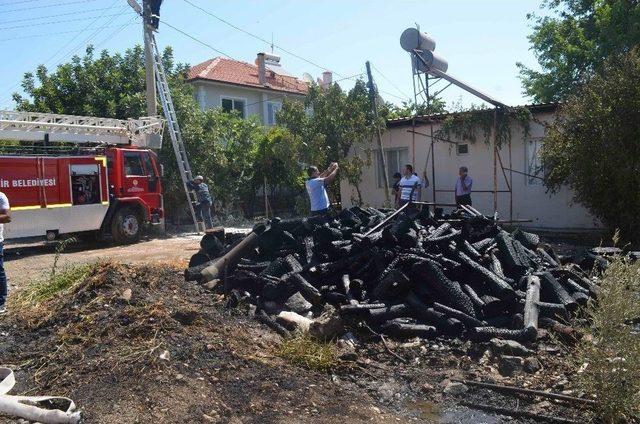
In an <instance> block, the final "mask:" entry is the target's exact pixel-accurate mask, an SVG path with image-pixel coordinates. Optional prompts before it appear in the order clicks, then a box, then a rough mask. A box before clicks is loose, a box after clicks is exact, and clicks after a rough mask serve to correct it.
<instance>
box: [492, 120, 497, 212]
mask: <svg viewBox="0 0 640 424" xmlns="http://www.w3.org/2000/svg"><path fill="white" fill-rule="evenodd" d="M497 129H498V108H495V109H494V110H493V210H494V212H495V211H497V210H498V132H497Z"/></svg>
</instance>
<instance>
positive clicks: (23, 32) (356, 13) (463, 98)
mask: <svg viewBox="0 0 640 424" xmlns="http://www.w3.org/2000/svg"><path fill="white" fill-rule="evenodd" d="M188 2H191V3H193V4H195V5H197V6H199V7H201V8H202V9H204V10H205V11H206V12H208V13H205V12H203V11H202V10H199V9H197V8H195V7H193V6H192V5H190V4H189V3H188ZM540 3H541V1H540V0H482V1H477V0H448V1H441V0H366V1H365V0H315V1H310V0H232V1H229V0H226V1H221V0H164V3H163V5H162V10H161V23H160V29H159V32H158V34H157V35H156V39H157V41H158V44H159V46H160V47H161V48H163V47H164V46H166V45H171V46H172V47H173V49H174V55H175V59H176V61H178V62H184V63H189V64H192V65H195V64H197V63H200V62H203V61H205V60H207V59H210V58H213V57H216V56H220V55H221V53H220V52H223V53H224V54H226V55H229V56H231V57H232V58H234V59H237V60H242V61H245V62H251V63H253V62H254V60H255V57H256V53H258V52H261V51H266V52H270V51H271V46H270V44H271V40H272V39H273V43H274V44H275V47H274V50H273V51H274V53H275V54H277V55H280V56H281V64H282V66H283V68H284V69H286V70H287V72H288V73H290V74H292V75H295V76H298V77H301V76H302V74H303V73H305V72H307V73H309V74H311V75H312V76H313V77H314V78H317V77H320V76H321V74H322V72H323V71H324V70H325V69H329V70H331V71H333V73H334V81H335V80H340V81H339V84H340V85H341V86H342V87H343V88H345V89H348V88H349V87H351V86H352V85H353V81H354V79H355V78H356V77H357V76H360V77H362V78H364V77H366V74H365V62H366V61H367V60H368V61H370V62H371V64H372V65H373V78H374V80H375V82H376V84H377V86H378V89H379V91H380V93H381V95H382V97H383V98H384V99H385V100H387V101H391V102H394V103H398V104H399V103H401V102H402V101H403V100H412V99H413V83H412V75H411V62H410V59H409V55H408V53H406V52H405V51H404V50H402V48H401V47H400V43H399V40H400V34H401V33H402V31H404V30H405V29H406V28H409V27H415V26H416V24H417V25H419V26H420V29H421V30H422V31H424V32H427V33H428V34H429V35H430V36H431V37H433V38H434V39H435V40H436V50H435V51H436V52H437V53H439V54H440V55H441V56H443V57H445V58H446V59H447V61H448V62H449V70H448V73H449V74H450V75H452V76H455V77H456V78H458V79H460V80H462V81H464V82H466V83H468V84H469V85H471V86H473V87H475V88H476V89H479V90H481V91H483V92H485V93H487V94H489V95H490V96H492V97H494V98H496V99H497V100H500V101H502V102H503V103H506V104H508V105H521V104H527V103H530V99H527V97H526V96H525V95H524V94H523V93H522V86H521V82H520V79H519V78H518V69H517V67H516V62H522V63H523V64H525V65H526V66H529V67H533V68H536V65H537V62H536V60H535V56H534V55H533V53H532V52H531V51H530V50H529V47H530V46H529V42H528V40H527V36H528V35H529V34H530V32H531V22H530V21H528V20H527V17H526V16H527V14H528V13H530V12H539V13H542V12H541V11H540V10H539V8H540ZM212 15H215V16H217V17H219V18H221V19H223V20H224V21H227V22H228V23H230V24H232V25H234V26H235V27H236V28H233V27H232V26H230V25H228V24H225V23H223V22H222V21H221V20H218V19H216V18H215V17H214V16H212ZM163 21H165V22H166V24H163ZM169 25H171V26H173V27H175V28H178V29H179V30H180V31H182V33H181V32H179V31H177V30H176V29H174V28H171V27H170V26H169ZM238 28H240V29H241V30H244V31H246V32H249V33H251V34H254V35H255V36H257V37H259V38H262V39H264V40H265V41H266V42H264V41H260V40H258V39H256V38H254V37H252V36H250V35H248V34H246V33H245V32H242V31H241V30H239V29H238ZM184 33H186V34H188V35H185V34H184ZM189 36H190V37H193V38H195V39H197V40H199V42H198V41H195V40H194V39H193V38H190V37H189ZM141 43H142V24H141V23H140V19H139V18H137V17H136V15H135V13H134V12H133V10H132V9H131V8H130V7H129V6H128V4H127V1H126V0H0V51H2V53H3V58H2V60H1V61H0V109H12V108H13V107H14V106H15V105H14V104H13V101H12V100H11V93H13V92H15V91H20V82H21V79H22V75H23V74H24V73H25V72H29V71H33V70H35V69H36V67H37V66H38V65H39V64H45V65H46V66H47V67H48V68H49V69H53V68H55V66H57V64H59V63H65V62H67V61H69V59H70V58H71V57H72V56H73V55H74V54H80V55H81V54H82V53H83V52H84V49H85V47H86V45H87V44H93V45H94V46H95V47H96V48H97V49H98V50H102V49H108V50H109V51H111V52H122V51H124V50H125V49H127V48H129V47H132V46H133V45H135V44H141ZM205 44H206V45H205ZM214 49H216V50H218V52H216V51H215V50H214ZM349 77H353V78H349ZM442 86H444V84H442ZM442 97H443V98H444V100H445V101H446V102H447V104H448V106H449V107H460V106H468V105H470V104H480V103H481V102H480V101H479V100H478V99H476V98H474V97H473V96H472V95H469V94H468V93H465V92H464V91H462V90H461V89H459V88H457V87H455V86H452V87H450V88H448V89H446V90H445V91H444V92H443V93H442Z"/></svg>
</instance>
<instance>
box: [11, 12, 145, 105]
mask: <svg viewBox="0 0 640 424" xmlns="http://www.w3.org/2000/svg"><path fill="white" fill-rule="evenodd" d="M117 2H118V0H114V2H113V3H112V4H111V6H113V5H115V4H116V3H117ZM111 6H110V7H109V8H105V9H110V8H111ZM127 9H128V8H127V7H124V8H122V9H121V11H120V14H122V13H123V12H125V11H126V10H127ZM103 15H104V12H103V13H102V15H100V16H98V17H97V18H96V19H94V20H93V21H92V22H91V23H89V24H88V25H87V26H85V27H84V28H83V29H82V30H80V31H79V32H78V33H77V34H76V35H75V36H74V37H72V38H71V39H70V40H69V41H67V42H66V43H65V44H64V45H63V46H62V47H60V48H59V49H58V50H56V52H55V53H53V54H52V55H51V56H49V57H48V58H47V59H46V60H44V61H43V63H44V64H45V66H47V65H49V63H50V62H51V61H53V59H54V58H55V57H56V56H58V54H59V53H60V52H62V51H63V50H64V49H65V48H66V47H67V46H68V45H70V44H71V43H72V42H73V41H74V40H75V39H76V38H78V36H79V35H80V34H82V33H83V32H85V31H86V30H88V29H89V28H90V27H92V26H93V25H94V24H95V23H96V22H98V21H99V20H100V19H101V18H103V17H104V16H103ZM136 17H138V15H134V16H133V18H132V19H130V20H129V21H128V22H127V23H125V24H124V25H122V26H120V28H119V30H117V31H118V32H119V31H122V29H123V28H124V27H126V26H127V25H130V24H131V21H132V20H133V19H135V18H136ZM110 22H111V21H110V20H107V21H106V22H105V24H104V25H103V26H102V27H100V28H98V29H96V30H95V31H94V32H93V33H91V34H90V35H89V37H87V38H85V39H84V41H82V42H81V43H80V44H78V45H76V46H75V47H74V48H72V49H71V50H70V51H68V52H67V53H65V54H63V55H62V56H61V57H60V58H58V60H57V61H56V62H59V61H60V60H62V59H64V58H66V57H68V56H70V55H72V54H74V53H75V52H77V51H78V50H79V49H80V48H82V47H83V46H84V45H85V44H86V43H87V42H89V41H91V40H92V39H93V38H94V37H95V36H96V35H98V34H99V33H100V32H101V31H102V30H104V29H105V28H107V27H108V26H107V24H108V23H110ZM19 85H20V82H17V83H16V84H14V85H13V86H11V87H10V88H9V89H8V90H5V91H4V93H7V92H9V93H10V92H11V91H13V90H14V89H15V88H17V87H18V86H19ZM12 96H13V95H12V94H10V95H9V97H5V99H8V101H10V100H11V97H12Z"/></svg>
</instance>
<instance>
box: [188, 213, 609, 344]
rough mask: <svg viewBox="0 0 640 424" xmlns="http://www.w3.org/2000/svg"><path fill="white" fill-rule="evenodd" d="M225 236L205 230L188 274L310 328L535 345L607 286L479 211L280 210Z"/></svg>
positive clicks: (263, 313) (272, 320)
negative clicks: (228, 240) (331, 322)
mask: <svg viewBox="0 0 640 424" xmlns="http://www.w3.org/2000/svg"><path fill="white" fill-rule="evenodd" d="M223 240H224V238H222V239H221V238H220V237H219V235H215V234H207V235H205V237H204V238H203V240H202V243H201V246H202V247H203V250H202V251H201V252H200V253H198V254H197V255H199V256H197V257H196V256H194V261H192V264H190V268H189V269H187V270H186V271H185V276H186V278H187V280H195V281H199V282H201V283H209V284H210V285H211V282H212V281H213V282H214V284H213V285H217V286H218V287H219V288H220V289H221V290H223V291H224V292H225V293H226V294H227V295H228V296H229V304H230V305H236V304H240V303H244V304H247V303H248V304H251V305H255V307H254V310H256V312H255V313H256V315H257V316H258V317H259V319H261V320H263V321H264V322H266V323H267V324H269V325H271V326H272V327H273V328H275V329H277V330H279V331H280V332H286V329H285V328H283V326H282V325H284V327H287V326H288V325H290V324H291V322H290V320H288V319H286V318H287V317H288V318H290V317H291V316H292V313H293V315H295V316H299V317H300V320H298V321H296V320H294V321H296V322H298V324H300V322H302V323H303V325H302V327H304V328H308V325H304V322H307V324H308V323H313V322H314V321H316V320H317V319H318V318H319V317H320V316H321V315H322V314H327V310H334V314H336V315H338V317H339V319H340V320H341V321H342V322H343V324H344V325H345V328H348V327H349V325H356V324H358V323H360V324H362V323H364V324H366V325H367V326H369V328H371V329H373V331H377V332H380V333H382V334H387V335H390V336H393V337H397V338H407V337H416V336H418V337H425V338H429V337H434V336H438V335H445V336H450V337H461V336H462V337H468V338H469V339H471V340H475V341H487V340H489V339H491V338H494V337H501V338H507V339H512V340H516V341H520V342H528V341H533V340H535V338H536V337H537V333H538V327H539V326H540V327H550V328H553V329H555V330H556V331H563V330H566V327H565V325H564V324H563V323H564V322H566V320H567V319H568V318H569V317H570V316H571V314H573V313H575V312H576V311H577V310H578V308H579V307H580V306H581V305H585V304H586V303H587V301H588V300H589V299H590V298H593V297H595V296H597V292H598V287H597V285H596V283H595V282H594V280H593V279H592V278H590V277H589V270H588V269H585V267H584V264H582V265H583V266H580V265H578V264H576V263H572V262H571V260H570V258H565V257H560V256H559V255H557V254H556V253H555V252H554V250H553V249H552V248H551V247H550V246H548V245H546V244H544V243H541V241H540V238H539V237H538V236H537V235H535V234H532V233H528V232H525V231H522V230H519V229H516V230H515V231H513V232H507V231H505V230H504V229H503V228H501V227H500V225H499V224H498V222H497V220H496V219H495V218H494V217H488V216H484V215H482V214H480V213H479V212H478V211H476V210H475V209H471V208H466V209H465V210H463V211H455V212H453V213H451V214H448V215H444V214H443V213H442V211H440V210H436V213H435V214H434V213H433V212H430V211H429V210H427V209H424V210H422V211H417V210H409V209H406V210H402V211H395V212H394V211H383V210H377V209H373V208H361V207H353V208H350V209H345V210H343V211H341V212H340V213H339V214H338V215H337V216H336V217H335V219H333V220H330V221H328V222H327V221H326V220H324V221H323V220H322V219H314V218H305V219H292V220H280V219H278V218H276V219H274V220H272V221H271V222H270V223H269V224H268V225H259V226H257V227H256V228H254V230H253V231H252V232H251V233H250V234H249V235H247V236H246V237H244V238H243V239H242V240H236V241H235V243H233V244H231V245H229V246H226V247H225V246H224V244H223V243H222V241H223ZM594 252H595V253H592V255H591V257H589V258H587V259H588V260H587V261H586V262H585V264H586V265H587V266H588V267H593V266H604V265H603V263H602V261H605V262H606V258H604V256H603V254H605V255H606V254H607V253H609V252H604V251H603V252H599V251H597V250H594ZM212 257H216V258H215V259H212V260H208V259H209V258H212ZM327 305H331V306H329V307H328V306H327ZM278 316H280V317H283V316H284V317H285V319H278ZM289 329H291V327H289Z"/></svg>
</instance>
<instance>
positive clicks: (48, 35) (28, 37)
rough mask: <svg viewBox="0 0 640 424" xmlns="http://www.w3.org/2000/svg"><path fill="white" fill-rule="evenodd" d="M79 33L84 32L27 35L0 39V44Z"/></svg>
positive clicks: (111, 26)
mask: <svg viewBox="0 0 640 424" xmlns="http://www.w3.org/2000/svg"><path fill="white" fill-rule="evenodd" d="M116 26H117V25H110V26H106V27H105V28H113V27H116ZM80 32H84V30H80V31H61V32H50V33H48V34H37V35H27V36H24V37H12V38H0V42H3V41H13V40H27V39H30V38H42V37H50V36H52V35H62V34H75V33H80Z"/></svg>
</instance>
